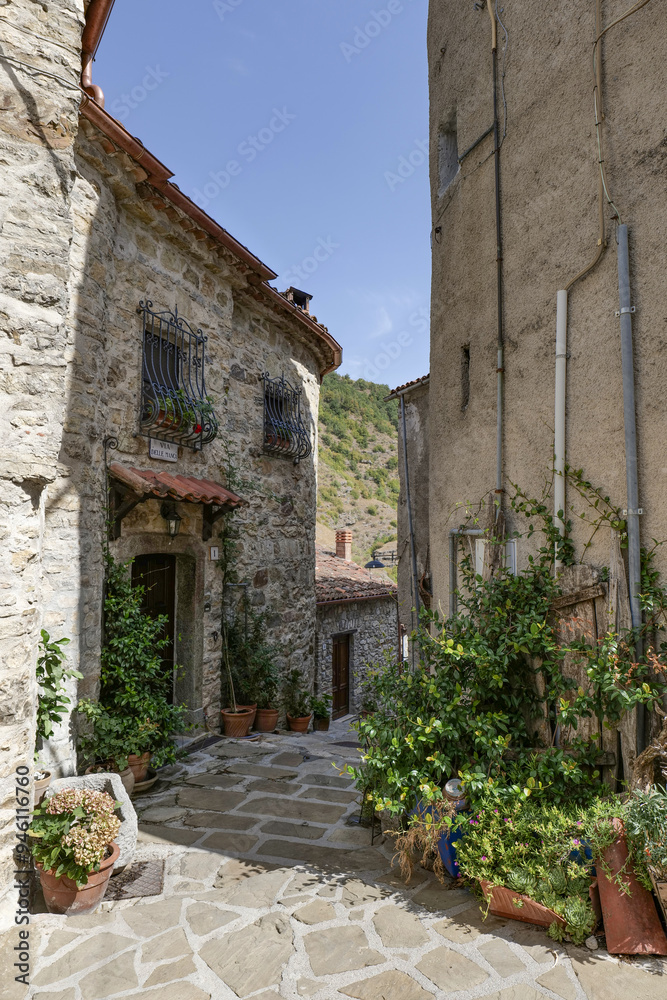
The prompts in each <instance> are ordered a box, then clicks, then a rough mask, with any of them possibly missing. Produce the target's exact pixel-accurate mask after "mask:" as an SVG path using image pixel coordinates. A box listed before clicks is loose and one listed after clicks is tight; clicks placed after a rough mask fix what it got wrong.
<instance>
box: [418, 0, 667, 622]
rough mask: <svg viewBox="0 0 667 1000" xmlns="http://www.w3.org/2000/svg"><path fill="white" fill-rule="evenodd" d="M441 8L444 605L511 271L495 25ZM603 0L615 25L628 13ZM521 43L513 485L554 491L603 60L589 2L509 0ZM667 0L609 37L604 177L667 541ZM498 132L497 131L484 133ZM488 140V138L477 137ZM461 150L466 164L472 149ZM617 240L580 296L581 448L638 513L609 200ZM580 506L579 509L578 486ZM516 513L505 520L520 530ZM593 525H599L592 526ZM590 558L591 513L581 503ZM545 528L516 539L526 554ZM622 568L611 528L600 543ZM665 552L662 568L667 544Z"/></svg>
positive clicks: (511, 27) (579, 531)
mask: <svg viewBox="0 0 667 1000" xmlns="http://www.w3.org/2000/svg"><path fill="white" fill-rule="evenodd" d="M478 6H480V7H482V9H481V10H475V9H474V7H473V5H458V4H451V3H439V2H432V3H431V4H430V15H429V29H428V48H429V75H430V95H431V125H430V131H431V190H432V216H433V232H432V238H433V284H432V308H431V328H432V340H431V376H430V419H431V430H430V435H429V441H430V470H431V483H430V536H431V563H432V569H433V581H434V599H435V604H436V606H439V607H441V609H442V610H443V611H444V612H445V613H446V612H447V608H448V586H449V551H448V534H449V531H450V529H451V528H453V527H457V526H458V525H459V524H461V522H462V521H464V520H465V516H466V513H465V511H462V509H461V505H466V504H471V505H473V507H474V506H475V505H477V504H479V502H480V501H482V500H485V501H487V502H488V500H489V498H491V499H493V498H494V497H495V496H496V494H495V493H494V490H495V488H496V429H497V423H496V417H497V406H496V400H497V367H498V361H497V284H496V257H497V249H496V217H495V183H494V158H493V148H494V140H493V134H492V133H489V132H488V130H489V127H490V126H491V125H492V123H493V97H492V94H493V89H492V88H493V77H492V54H491V44H492V33H491V21H490V18H489V15H488V11H487V8H486V5H478ZM626 8H627V4H624V3H623V2H622V0H604V2H603V3H602V24H603V26H607V25H610V24H611V22H612V21H614V20H615V19H616V17H618V16H620V15H621V14H622V13H624V12H625V10H626ZM501 16H502V21H503V24H504V25H505V26H506V28H507V31H508V33H509V40H510V45H509V49H508V51H507V57H506V61H505V64H504V68H505V76H504V95H505V98H506V101H507V132H506V135H505V136H504V138H503V133H504V108H503V101H502V96H503V94H502V91H501V89H500V87H501V78H502V70H503V46H504V40H505V39H504V34H503V31H502V28H501V26H500V25H499V26H498V29H497V30H498V64H499V67H498V87H499V97H498V107H499V126H500V140H501V149H500V213H501V233H502V250H501V255H502V271H503V300H502V304H503V313H504V346H505V349H504V365H503V367H504V403H503V435H502V445H503V456H502V462H503V470H504V471H503V488H504V489H505V491H506V492H505V497H506V496H507V493H508V492H511V484H512V483H516V484H519V485H520V486H521V488H522V489H523V490H525V491H526V492H527V493H528V495H529V496H535V497H540V496H541V494H542V491H543V488H544V485H545V481H550V480H551V476H552V463H553V455H554V380H555V354H556V350H555V339H556V293H557V291H558V290H559V289H563V288H565V286H566V284H567V283H569V282H570V280H571V279H572V278H574V277H575V275H576V274H577V273H578V272H579V271H580V270H581V269H582V268H584V267H585V266H586V265H587V264H589V263H590V262H591V261H592V259H593V258H594V257H595V256H596V254H597V249H598V238H599V229H598V179H599V170H598V163H597V159H598V156H597V147H596V129H595V118H594V108H593V84H594V77H593V72H592V65H591V55H592V51H593V42H594V38H595V16H596V5H595V3H594V2H593V0H590V2H589V0H561V2H558V3H556V4H553V5H551V6H550V8H549V16H548V17H542V16H536V12H535V11H534V10H533V8H532V6H531V5H526V4H518V3H515V4H506V5H505V7H504V11H503V13H502V15H501ZM666 24H667V21H666V12H665V9H664V5H662V4H655V3H651V4H648V5H647V6H646V7H644V8H642V9H641V10H640V11H639V12H638V13H636V14H635V15H633V16H632V17H630V18H628V19H627V20H625V21H623V22H622V23H621V24H619V25H617V26H616V27H615V28H613V29H612V30H610V31H609V32H608V33H607V34H605V35H604V37H603V39H602V42H601V58H602V93H603V110H604V119H603V120H602V125H601V137H602V142H603V155H604V162H605V169H606V178H607V183H608V188H609V191H610V193H611V196H612V198H613V200H614V203H615V205H616V206H617V207H618V210H619V212H620V214H621V218H622V221H623V222H624V223H627V224H628V226H629V232H630V253H631V286H632V303H633V305H635V306H636V310H637V311H636V313H635V315H634V316H633V326H634V347H635V386H636V411H637V429H638V440H639V487H640V507H641V508H643V511H644V513H643V515H642V516H641V518H640V523H641V533H642V540H643V542H645V543H648V544H649V545H650V544H651V539H652V538H656V539H665V538H667V502H666V499H665V477H666V476H667V466H666V464H665V461H664V454H663V453H664V443H663V441H664V437H665V417H664V413H663V409H664V408H663V407H662V405H661V396H662V384H661V381H662V372H663V367H664V366H663V364H661V363H660V362H661V359H662V358H663V357H664V350H665V332H666V326H665V324H666V322H667V320H666V319H665V317H666V316H667V286H666V285H665V281H664V274H665V265H666V263H667V251H666V250H665V238H664V236H665V231H666V230H667V198H665V186H664V177H665V162H666V161H665V156H666V152H665V151H666V148H667V147H666V143H667V137H666V131H665V120H664V109H663V95H664V93H665V89H666V86H667V64H666V63H665V59H664V46H663V44H662V38H663V36H664V29H665V26H666ZM484 136H485V137H484ZM480 137H483V138H482V139H481V141H480V142H479V143H478V144H477V145H475V146H474V149H472V150H471V151H470V152H468V150H469V149H470V147H471V146H473V144H475V143H477V142H478V140H479V139H480ZM459 158H461V159H460V161H459ZM604 213H605V220H606V222H605V231H606V236H605V241H606V244H607V245H606V249H604V252H603V253H602V255H601V258H600V260H599V263H597V265H596V266H595V267H594V268H593V269H592V270H591V271H590V272H589V273H588V274H587V275H586V276H585V277H583V278H582V279H581V280H579V281H578V282H577V283H576V284H574V285H573V286H572V288H571V289H570V293H569V325H568V344H567V354H568V359H567V400H566V415H567V424H566V459H567V462H568V463H569V465H570V466H571V467H572V468H575V469H576V468H582V469H583V470H584V473H585V476H586V478H587V479H589V480H590V481H591V482H592V483H593V484H595V485H596V486H599V487H600V488H601V489H602V491H603V493H604V494H605V495H608V496H609V497H610V499H611V501H612V503H613V504H614V505H616V506H618V507H619V508H625V507H626V506H627V502H626V482H625V474H626V473H625V451H624V424H623V390H622V381H621V353H620V337H619V319H618V318H616V317H615V315H614V314H615V311H616V310H618V309H619V291H618V277H617V247H616V239H615V224H616V220H615V219H614V217H613V216H614V210H613V209H612V208H611V207H610V206H609V205H608V204H606V203H605V206H604ZM567 503H568V504H570V503H575V504H576V496H575V494H574V491H573V490H568V493H567ZM505 513H506V515H507V517H508V523H509V528H510V530H513V529H515V528H519V529H521V528H522V527H523V526H522V525H521V524H520V523H517V521H516V518H513V517H512V512H511V510H509V511H508V510H507V504H506V505H505ZM589 533H590V532H589ZM573 540H574V542H575V546H576V548H577V556H578V557H580V556H581V555H582V551H583V545H584V544H585V542H586V540H587V535H586V527H585V525H583V524H582V523H580V522H579V523H578V522H577V519H576V518H575V524H574V528H573ZM531 545H532V543H528V542H525V541H523V540H520V541H519V543H518V547H517V559H518V566H519V567H522V566H525V565H526V559H527V556H528V554H529V552H530V551H531ZM587 560H588V561H590V562H591V563H592V564H593V565H595V566H597V567H600V568H601V567H605V566H609V565H610V561H611V556H610V539H609V531H608V530H606V531H600V532H598V534H597V535H596V537H595V539H594V541H593V545H592V547H591V548H590V549H589V550H588V552H587ZM657 563H658V565H659V566H660V567H661V568H662V570H663V575H664V571H665V570H666V569H667V551H665V550H664V549H663V550H661V551H660V552H659V554H658V556H657Z"/></svg>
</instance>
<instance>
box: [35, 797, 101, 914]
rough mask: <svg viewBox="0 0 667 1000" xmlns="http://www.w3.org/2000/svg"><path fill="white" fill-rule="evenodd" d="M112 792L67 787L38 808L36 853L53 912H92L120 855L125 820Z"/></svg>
mask: <svg viewBox="0 0 667 1000" xmlns="http://www.w3.org/2000/svg"><path fill="white" fill-rule="evenodd" d="M116 805H117V803H116V802H114V800H113V799H112V798H111V796H110V795H107V793H106V792H97V791H92V790H90V789H87V788H66V789H63V790H62V791H60V792H56V794H55V795H53V796H51V798H50V799H48V800H47V801H46V802H45V803H44V804H43V805H41V806H39V807H38V808H37V809H35V811H34V813H33V818H32V824H31V826H30V829H29V831H28V834H29V836H30V838H31V845H30V849H31V852H32V855H33V858H34V859H35V868H36V869H37V871H38V872H39V879H40V882H41V885H42V890H43V892H44V901H45V903H46V907H47V909H48V911H49V913H63V914H67V915H72V914H78V913H90V912H91V911H92V910H94V909H95V908H96V907H97V906H98V904H99V903H100V902H101V900H102V898H103V896H104V893H105V892H106V888H107V885H108V883H109V878H110V877H111V873H112V871H113V866H114V864H115V863H116V861H117V860H118V856H119V854H120V850H119V847H118V845H117V844H116V843H114V839H115V837H116V836H117V834H118V831H119V830H120V820H119V819H118V817H117V816H116V815H115V814H114V810H115V808H116Z"/></svg>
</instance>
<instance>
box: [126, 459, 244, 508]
mask: <svg viewBox="0 0 667 1000" xmlns="http://www.w3.org/2000/svg"><path fill="white" fill-rule="evenodd" d="M109 474H110V475H111V476H112V477H113V478H114V479H116V480H117V481H118V482H119V483H122V484H123V486H126V487H129V489H130V490H131V491H132V493H134V494H136V495H137V496H142V497H147V496H151V495H152V496H155V497H165V498H166V497H169V498H170V499H172V500H180V501H182V502H186V503H205V504H216V505H217V506H219V507H238V506H239V505H240V504H245V503H247V501H246V500H242V499H241V497H237V496H236V494H235V493H231V492H230V491H229V490H226V489H225V488H224V486H220V485H219V483H214V482H212V481H211V480H210V479H195V478H194V477H192V476H172V475H171V473H169V472H155V471H153V470H152V469H133V468H130V467H128V466H127V465H121V463H120V462H112V463H111V465H110V466H109Z"/></svg>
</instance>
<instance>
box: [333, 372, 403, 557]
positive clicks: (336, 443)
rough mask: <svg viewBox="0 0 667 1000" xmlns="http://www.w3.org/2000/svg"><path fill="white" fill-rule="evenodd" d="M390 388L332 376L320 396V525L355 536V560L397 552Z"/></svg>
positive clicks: (393, 420)
mask: <svg viewBox="0 0 667 1000" xmlns="http://www.w3.org/2000/svg"><path fill="white" fill-rule="evenodd" d="M388 393H389V386H386V385H377V384H375V383H374V382H366V381H365V380H364V379H357V380H356V381H353V380H352V379H351V378H350V377H349V375H336V374H331V375H327V377H326V378H325V380H324V384H323V386H322V392H321V396H320V452H319V496H318V522H319V523H320V525H321V526H322V529H323V530H322V531H321V532H320V535H321V538H322V539H323V540H326V542H327V544H331V542H329V541H328V535H329V533H331V536H333V531H334V530H335V529H336V528H349V529H350V530H351V531H352V532H353V538H354V541H353V556H354V558H355V560H356V561H358V562H359V561H362V560H363V561H366V560H367V557H369V556H370V552H371V550H372V549H373V548H376V547H383V548H385V549H395V548H396V544H395V543H396V509H397V506H398V493H399V484H398V456H397V440H398V438H397V435H398V407H397V405H396V403H395V402H390V403H386V402H385V401H384V397H385V396H386V395H387V394H388Z"/></svg>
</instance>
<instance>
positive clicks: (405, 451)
mask: <svg viewBox="0 0 667 1000" xmlns="http://www.w3.org/2000/svg"><path fill="white" fill-rule="evenodd" d="M401 424H402V427H403V471H404V474H405V500H406V504H407V508H408V528H409V531H410V559H411V563H412V596H413V597H414V607H415V611H416V613H417V621H416V623H415V622H414V618H413V625H415V624H416V625H418V624H419V579H418V577H417V553H416V551H415V530H414V524H413V521H412V500H411V498H410V469H409V466H408V436H407V424H406V420H405V396H401ZM412 660H413V666H414V643H413V649H412Z"/></svg>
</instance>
